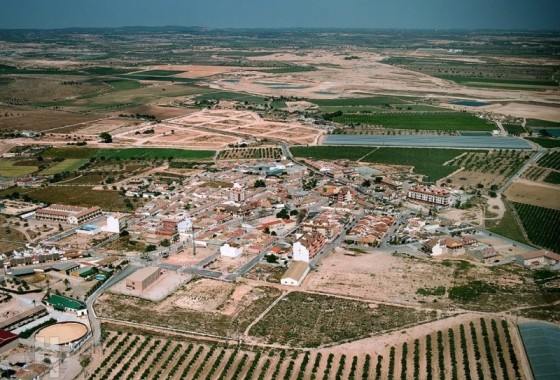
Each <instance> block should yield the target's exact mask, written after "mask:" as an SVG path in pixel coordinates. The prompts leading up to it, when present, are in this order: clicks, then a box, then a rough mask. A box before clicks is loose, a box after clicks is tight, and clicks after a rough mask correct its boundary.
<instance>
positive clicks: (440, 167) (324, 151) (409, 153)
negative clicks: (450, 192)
mask: <svg viewBox="0 0 560 380" xmlns="http://www.w3.org/2000/svg"><path fill="white" fill-rule="evenodd" d="M290 151H291V152H292V154H293V155H294V156H295V157H302V158H313V159H316V160H338V159H346V160H352V161H358V160H359V161H363V162H370V163H377V164H389V165H406V166H414V171H415V172H416V173H418V174H423V175H425V176H428V180H430V181H437V180H439V179H441V178H442V177H445V176H447V175H449V174H451V173H452V172H453V171H455V170H456V169H457V168H456V167H453V166H451V165H444V164H445V163H447V162H448V161H451V160H453V159H454V158H456V157H457V156H459V155H461V154H463V153H465V152H467V151H464V150H459V149H437V148H387V147H382V148H372V147H349V146H315V147H291V148H290Z"/></svg>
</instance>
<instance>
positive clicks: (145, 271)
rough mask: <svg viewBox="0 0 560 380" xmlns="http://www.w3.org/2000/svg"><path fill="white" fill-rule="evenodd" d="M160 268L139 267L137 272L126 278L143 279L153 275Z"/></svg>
mask: <svg viewBox="0 0 560 380" xmlns="http://www.w3.org/2000/svg"><path fill="white" fill-rule="evenodd" d="M159 270H160V268H158V267H146V268H142V269H138V270H137V271H136V272H134V273H132V274H131V275H130V276H128V277H127V278H126V279H127V280H130V281H143V280H144V279H145V278H146V277H149V276H151V275H152V274H154V273H155V272H158V271H159Z"/></svg>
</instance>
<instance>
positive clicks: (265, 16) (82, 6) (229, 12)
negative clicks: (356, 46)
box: [0, 0, 560, 30]
mask: <svg viewBox="0 0 560 380" xmlns="http://www.w3.org/2000/svg"><path fill="white" fill-rule="evenodd" d="M3 5H4V6H3V12H2V13H1V14H0V29H67V28H119V27H143V26H144V27H166V26H177V27H201V28H212V29H260V28H271V29H287V28H310V29H331V28H332V29H429V30H432V29H443V30H464V29H465V30H480V29H484V30H558V29H560V22H559V21H558V20H559V19H560V1H556V0H534V1H531V2H528V1H526V0H471V1H469V2H464V1H453V0H425V1H422V2H418V1H416V0H391V1H389V0H377V1H375V0H347V1H344V2H339V1H334V0H305V1H301V0H284V1H283V2H267V1H255V0H235V1H232V0H205V1H204V0H190V1H188V2H184V1H180V0H160V1H154V0H120V1H109V0H96V1H92V0H84V1H80V2H76V1H74V0H53V1H44V0H4V1H3Z"/></svg>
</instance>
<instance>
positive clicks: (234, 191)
mask: <svg viewBox="0 0 560 380" xmlns="http://www.w3.org/2000/svg"><path fill="white" fill-rule="evenodd" d="M245 197H246V194H245V188H244V187H243V186H241V185H240V184H239V183H237V182H236V183H234V184H233V187H232V188H231V190H230V192H229V200H230V201H232V202H235V203H243V202H244V201H245Z"/></svg>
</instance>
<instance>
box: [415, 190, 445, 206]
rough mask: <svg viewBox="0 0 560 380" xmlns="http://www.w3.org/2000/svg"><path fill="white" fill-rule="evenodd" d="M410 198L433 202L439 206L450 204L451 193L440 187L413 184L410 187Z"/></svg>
mask: <svg viewBox="0 0 560 380" xmlns="http://www.w3.org/2000/svg"><path fill="white" fill-rule="evenodd" d="M407 196H408V198H410V199H415V200H418V201H422V202H427V203H433V204H436V205H439V206H449V201H450V199H451V194H450V193H449V191H447V190H445V189H442V188H440V187H435V186H432V187H426V186H422V185H417V186H413V187H411V188H410V189H408V195H407Z"/></svg>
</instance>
